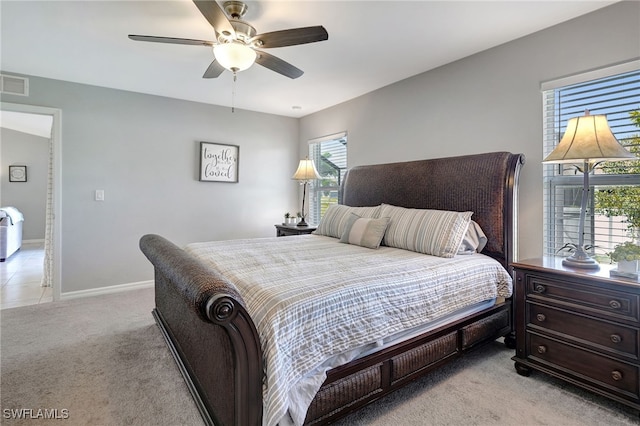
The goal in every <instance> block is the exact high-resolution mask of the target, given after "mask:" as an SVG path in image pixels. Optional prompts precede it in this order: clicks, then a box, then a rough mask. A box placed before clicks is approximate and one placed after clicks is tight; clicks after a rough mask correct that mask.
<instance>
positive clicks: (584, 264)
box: [562, 253, 600, 269]
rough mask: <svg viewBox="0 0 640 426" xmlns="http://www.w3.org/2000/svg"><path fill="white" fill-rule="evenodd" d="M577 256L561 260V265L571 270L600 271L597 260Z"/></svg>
mask: <svg viewBox="0 0 640 426" xmlns="http://www.w3.org/2000/svg"><path fill="white" fill-rule="evenodd" d="M577 254H578V253H576V254H573V255H571V256H569V257H566V258H564V259H562V264H563V265H564V266H569V267H571V268H582V269H600V264H599V263H598V261H597V260H595V259H593V258H591V257H589V256H588V255H586V254H584V253H583V255H582V256H580V255H577Z"/></svg>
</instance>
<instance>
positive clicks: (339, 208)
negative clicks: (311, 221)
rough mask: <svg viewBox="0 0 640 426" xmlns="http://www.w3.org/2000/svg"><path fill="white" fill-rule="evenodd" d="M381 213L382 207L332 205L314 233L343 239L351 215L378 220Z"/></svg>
mask: <svg viewBox="0 0 640 426" xmlns="http://www.w3.org/2000/svg"><path fill="white" fill-rule="evenodd" d="M379 212H380V206H374V207H350V206H345V205H342V204H331V205H330V206H329V207H328V208H327V211H326V212H324V215H323V216H322V219H320V223H319V224H318V228H317V229H316V230H315V231H313V233H314V234H317V235H324V236H326V237H334V238H341V237H342V234H343V233H344V230H345V227H346V226H347V220H348V219H349V214H351V213H355V214H357V215H358V216H360V217H373V218H377V217H378V213H379Z"/></svg>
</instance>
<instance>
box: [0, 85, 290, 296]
mask: <svg viewBox="0 0 640 426" xmlns="http://www.w3.org/2000/svg"><path fill="white" fill-rule="evenodd" d="M2 100H3V101H4V102H10V103H21V104H32V105H39V106H47V107H52V108H60V109H61V110H62V114H61V115H62V155H61V156H62V194H61V197H62V218H61V220H62V236H61V238H62V241H61V243H62V253H61V257H62V288H61V291H62V293H65V292H70V291H76V290H86V289H92V288H99V287H106V286H112V285H118V284H126V283H133V282H138V281H145V280H149V279H152V277H153V274H152V269H151V266H150V264H149V262H148V261H147V260H146V259H145V258H144V256H143V255H142V253H141V252H140V250H139V249H138V240H139V238H140V237H141V236H142V235H143V234H147V233H157V234H160V235H163V236H165V237H167V238H168V239H170V240H172V241H174V242H175V243H176V244H178V245H184V244H186V243H188V242H193V241H206V240H222V239H231V238H241V237H264V236H274V235H275V228H274V226H273V225H274V224H275V223H278V222H281V221H282V214H283V212H285V211H289V210H295V208H296V206H297V205H298V191H297V190H298V185H297V183H296V182H295V181H293V180H291V175H292V174H293V172H294V171H295V168H296V166H297V164H298V160H299V158H298V139H297V136H298V120H296V119H293V118H286V117H280V116H275V115H268V114H261V113H253V112H247V111H242V110H238V109H236V112H235V113H231V110H230V108H224V107H217V106H211V105H205V104H199V103H195V102H186V101H179V100H175V99H168V98H163V97H157V96H149V95H142V94H137V93H132V92H125V91H118V90H111V89H105V88H100V87H94V86H87V85H81V84H75V83H68V82H62V81H57V80H50V79H44V78H38V77H30V81H29V97H26V98H25V97H18V96H6V95H3V97H2ZM199 141H209V142H218V143H225V144H233V145H239V147H240V159H239V167H240V170H239V183H220V182H199V181H198V164H199V163H198V159H199ZM96 189H103V190H104V191H105V201H102V202H98V201H94V191H95V190H96Z"/></svg>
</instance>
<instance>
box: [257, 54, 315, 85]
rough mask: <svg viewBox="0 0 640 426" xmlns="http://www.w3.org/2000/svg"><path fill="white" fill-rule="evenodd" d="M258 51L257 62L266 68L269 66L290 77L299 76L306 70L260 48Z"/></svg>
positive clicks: (272, 69)
mask: <svg viewBox="0 0 640 426" xmlns="http://www.w3.org/2000/svg"><path fill="white" fill-rule="evenodd" d="M256 53H257V54H258V56H257V57H256V63H257V64H260V65H262V66H263V67H265V68H269V69H270V70H271V71H275V72H277V73H279V74H282V75H284V76H286V77H289V78H298V77H300V76H301V75H302V74H304V71H302V70H301V69H299V68H296V67H294V66H293V65H291V64H290V63H288V62H286V61H283V60H282V59H280V58H277V57H275V56H273V55H270V54H268V53H265V52H260V51H259V50H256Z"/></svg>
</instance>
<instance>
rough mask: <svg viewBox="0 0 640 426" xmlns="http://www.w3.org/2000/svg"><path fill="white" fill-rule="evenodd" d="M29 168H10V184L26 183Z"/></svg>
mask: <svg viewBox="0 0 640 426" xmlns="http://www.w3.org/2000/svg"><path fill="white" fill-rule="evenodd" d="M26 181H27V166H9V182H26Z"/></svg>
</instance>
